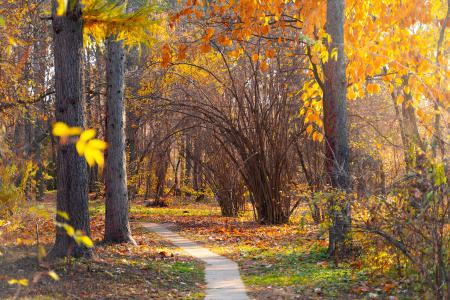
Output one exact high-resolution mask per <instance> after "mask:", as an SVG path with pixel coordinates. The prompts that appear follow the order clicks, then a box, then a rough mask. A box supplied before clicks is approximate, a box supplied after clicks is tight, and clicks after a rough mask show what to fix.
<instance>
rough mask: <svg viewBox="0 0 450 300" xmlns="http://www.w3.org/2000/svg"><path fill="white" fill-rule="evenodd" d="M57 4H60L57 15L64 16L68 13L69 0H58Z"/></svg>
mask: <svg viewBox="0 0 450 300" xmlns="http://www.w3.org/2000/svg"><path fill="white" fill-rule="evenodd" d="M56 2H57V3H58V8H57V9H56V15H57V16H62V15H63V14H65V13H66V10H67V3H68V2H69V0H56Z"/></svg>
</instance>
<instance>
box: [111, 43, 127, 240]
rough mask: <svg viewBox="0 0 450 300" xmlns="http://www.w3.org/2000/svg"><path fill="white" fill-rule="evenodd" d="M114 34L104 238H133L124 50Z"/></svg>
mask: <svg viewBox="0 0 450 300" xmlns="http://www.w3.org/2000/svg"><path fill="white" fill-rule="evenodd" d="M116 38H117V37H116V36H111V37H109V39H108V41H107V51H108V54H107V55H108V57H107V64H106V81H107V89H106V93H107V97H106V98H107V100H106V141H107V143H108V149H107V152H106V168H105V189H106V193H105V194H106V200H105V205H106V217H105V237H104V239H105V241H107V242H115V243H121V242H133V243H134V241H133V238H132V237H131V230H130V224H129V218H128V191H127V171H126V155H125V104H124V90H125V85H124V70H125V50H124V48H123V43H122V42H121V41H117V40H116Z"/></svg>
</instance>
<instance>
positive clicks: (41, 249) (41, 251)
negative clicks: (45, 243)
mask: <svg viewBox="0 0 450 300" xmlns="http://www.w3.org/2000/svg"><path fill="white" fill-rule="evenodd" d="M45 254H46V252H45V248H44V247H42V246H39V248H38V258H39V259H42V258H44V257H45Z"/></svg>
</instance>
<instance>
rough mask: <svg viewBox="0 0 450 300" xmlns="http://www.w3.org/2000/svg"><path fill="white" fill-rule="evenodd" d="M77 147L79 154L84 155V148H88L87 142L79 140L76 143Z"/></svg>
mask: <svg viewBox="0 0 450 300" xmlns="http://www.w3.org/2000/svg"><path fill="white" fill-rule="evenodd" d="M75 147H76V148H77V152H78V154H79V155H83V154H84V149H86V143H85V142H83V141H80V140H79V141H78V142H77V143H76V144H75Z"/></svg>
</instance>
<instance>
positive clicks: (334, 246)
mask: <svg viewBox="0 0 450 300" xmlns="http://www.w3.org/2000/svg"><path fill="white" fill-rule="evenodd" d="M344 9H345V0H328V2H327V21H326V31H327V33H328V34H330V36H331V39H332V42H331V45H329V52H330V54H331V52H332V50H333V49H335V48H337V50H338V57H337V59H336V60H335V59H334V58H331V55H330V60H329V61H328V62H327V63H326V64H325V65H324V79H325V80H324V88H323V113H324V130H325V138H326V150H325V156H326V162H325V172H326V175H327V177H328V180H329V182H330V184H331V186H332V187H333V188H337V189H338V190H343V191H346V190H347V189H348V188H349V186H350V178H349V150H348V137H347V103H346V102H347V99H346V95H347V79H346V75H345V71H346V67H345V56H344V55H345V54H344ZM329 207H330V217H331V223H332V224H331V225H330V230H329V249H328V250H329V255H330V256H332V257H334V256H336V254H337V252H339V253H342V252H345V251H346V249H345V240H346V235H347V233H348V231H349V230H350V223H351V220H350V205H349V203H348V202H346V201H344V203H342V202H339V203H338V202H337V200H336V199H331V200H330V203H329Z"/></svg>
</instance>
